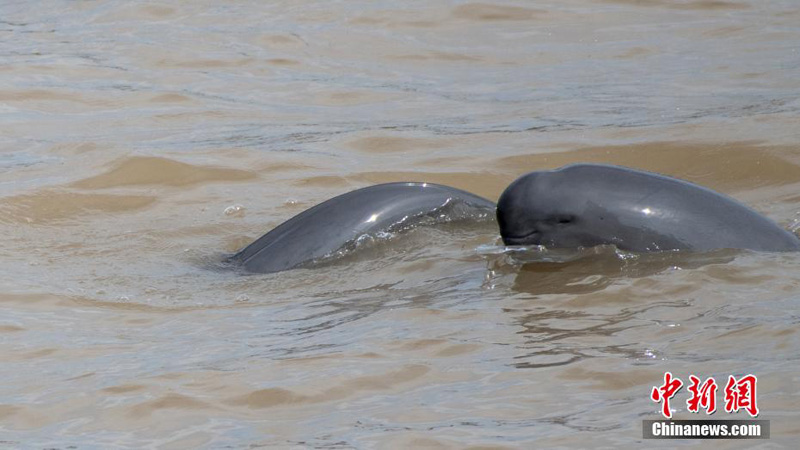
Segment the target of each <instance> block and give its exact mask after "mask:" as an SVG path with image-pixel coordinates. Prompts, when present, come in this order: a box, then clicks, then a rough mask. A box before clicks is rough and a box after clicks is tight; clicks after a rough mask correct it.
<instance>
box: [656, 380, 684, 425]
mask: <svg viewBox="0 0 800 450" xmlns="http://www.w3.org/2000/svg"><path fill="white" fill-rule="evenodd" d="M681 386H683V381H681V380H680V379H678V378H672V374H671V373H669V372H666V373H665V374H664V384H662V385H661V386H654V387H653V391H652V392H651V393H650V398H651V399H652V400H653V401H654V402H656V403H658V402H663V403H662V405H661V414H663V415H664V417H666V418H667V419H671V418H672V411H671V410H670V409H669V399H671V398H672V397H674V396H675V394H677V393H678V391H680V390H681Z"/></svg>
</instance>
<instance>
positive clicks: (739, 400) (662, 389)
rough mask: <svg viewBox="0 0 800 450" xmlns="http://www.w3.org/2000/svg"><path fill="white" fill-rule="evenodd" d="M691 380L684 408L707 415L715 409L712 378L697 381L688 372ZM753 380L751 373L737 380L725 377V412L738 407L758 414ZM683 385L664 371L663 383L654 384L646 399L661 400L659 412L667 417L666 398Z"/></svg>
mask: <svg viewBox="0 0 800 450" xmlns="http://www.w3.org/2000/svg"><path fill="white" fill-rule="evenodd" d="M689 381H690V382H691V383H690V384H689V386H688V388H687V390H688V391H689V393H690V394H691V397H690V398H689V399H688V400H686V409H687V410H688V411H689V412H691V413H699V412H700V409H701V408H702V409H704V410H705V411H706V414H708V415H711V414H714V412H715V411H716V410H717V388H718V386H717V382H716V381H715V380H714V378H713V377H708V378H706V380H705V381H703V383H702V384H701V383H700V378H698V377H696V376H694V375H689ZM757 381H758V380H757V379H756V376H755V375H745V376H743V377H741V378H739V379H738V380H737V379H736V378H735V377H734V376H733V375H731V376H729V377H728V383H727V384H726V385H725V411H726V412H728V413H735V412H739V410H740V409H743V410H745V411H747V413H748V414H750V415H751V416H752V417H757V416H758V406H757V404H756V382H757ZM681 387H683V381H681V379H680V378H677V377H673V376H672V373H670V372H665V373H664V384H662V385H660V386H654V387H653V390H652V391H651V392H650V399H651V400H653V401H654V402H656V403H661V414H663V415H664V417H666V418H667V419H671V418H672V410H671V409H670V406H669V401H670V399H672V397H674V396H675V394H677V393H678V391H680V390H681Z"/></svg>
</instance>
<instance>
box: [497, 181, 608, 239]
mask: <svg viewBox="0 0 800 450" xmlns="http://www.w3.org/2000/svg"><path fill="white" fill-rule="evenodd" d="M573 190H574V189H573V188H572V187H571V186H570V185H569V183H567V182H566V180H565V179H564V174H563V173H561V172H560V171H558V170H556V171H542V172H532V173H529V174H527V175H524V176H522V177H520V178H518V179H517V180H516V181H514V182H513V183H511V185H509V186H508V188H506V190H505V191H504V192H503V194H502V195H501V196H500V199H499V200H498V202H497V222H498V224H499V225H500V235H501V236H502V238H503V242H504V243H505V244H506V245H544V246H548V247H570V248H574V247H579V246H584V247H588V246H594V245H600V244H602V243H604V242H603V241H602V240H601V239H599V238H598V237H597V234H596V233H591V232H589V230H590V228H592V227H594V225H593V224H591V223H588V222H587V217H586V214H585V210H586V207H587V204H586V201H585V198H584V197H583V196H580V195H574V193H573V192H572V191H573Z"/></svg>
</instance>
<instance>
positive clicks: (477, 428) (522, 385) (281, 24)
mask: <svg viewBox="0 0 800 450" xmlns="http://www.w3.org/2000/svg"><path fill="white" fill-rule="evenodd" d="M799 49H800V4H798V3H797V2H795V1H790V0H783V1H781V0H776V1H770V2H757V1H754V0H751V1H746V0H730V1H705V0H663V1H660V0H647V1H645V0H642V1H633V0H629V1H623V0H619V1H614V0H611V1H588V0H568V1H558V2H556V1H550V2H547V1H542V2H522V1H520V2H507V1H498V2H485V3H470V2H421V1H412V2H387V1H378V2H358V1H350V2H306V1H275V2H250V1H229V2H205V1H203V2H201V1H198V2H158V3H151V2H146V3H145V2H122V1H106V2H99V1H93V2H66V1H63V2H62V1H52V2H51V1H48V2H3V3H2V4H0V234H1V235H2V238H1V239H0V256H1V258H0V306H1V307H2V314H1V315H0V361H2V364H0V378H2V380H3V381H2V383H0V445H2V446H7V447H12V448H45V447H47V448H142V447H149V448H194V447H205V448H251V447H276V448H283V447H289V448H291V447H297V448H306V447H308V448H531V447H534V446H536V447H588V446H599V447H606V448H610V447H613V448H617V447H633V446H643V445H645V444H646V445H664V444H670V445H672V444H674V442H672V443H669V442H666V441H661V442H654V443H653V441H650V442H647V443H645V442H643V441H642V440H641V436H642V430H641V426H642V425H641V421H642V419H654V418H657V417H658V412H659V405H657V404H656V403H654V402H652V401H651V400H650V399H649V392H650V389H651V388H652V386H654V385H656V384H659V383H660V381H661V380H662V377H663V374H664V372H665V371H671V372H672V373H673V374H675V375H676V376H680V377H682V378H684V379H687V377H688V375H689V374H692V373H694V374H698V375H702V376H714V377H716V378H717V380H718V382H719V381H720V380H724V379H725V378H726V377H727V376H728V375H730V374H734V375H737V376H738V375H743V374H746V373H753V374H756V375H757V376H758V381H759V383H758V402H759V407H760V410H761V416H760V418H762V419H768V420H771V425H772V438H771V440H770V441H750V442H757V443H761V444H762V445H765V446H767V447H775V446H786V447H793V446H794V445H795V444H796V442H797V439H798V437H800V426H798V424H797V423H798V418H800V389H798V380H800V364H799V363H800V360H799V359H798V356H797V354H798V349H800V334H798V330H799V328H798V327H799V326H798V323H799V322H800V255H797V254H758V253H750V252H725V251H723V252H717V253H713V254H709V255H694V256H692V255H689V256H652V257H646V258H638V259H637V258H634V259H631V260H624V259H619V258H616V257H614V256H613V255H609V254H598V255H596V256H593V257H591V258H587V259H581V260H579V261H573V262H571V263H542V264H539V265H530V264H528V265H525V266H519V265H516V264H513V263H511V262H509V261H508V260H507V259H505V258H504V257H503V256H502V255H496V254H491V252H488V253H487V252H482V251H481V249H482V248H486V247H487V246H489V247H491V246H495V245H496V243H497V237H498V233H497V230H496V227H495V226H494V224H492V223H491V222H488V223H462V224H448V225H446V226H440V227H432V228H420V229H416V230H413V232H410V233H408V234H407V235H404V236H400V237H398V238H397V239H394V240H391V241H390V242H384V243H381V244H380V245H377V246H376V247H372V248H369V249H367V250H365V251H364V252H363V253H360V254H357V255H351V257H349V258H345V260H343V261H341V262H340V263H338V264H331V265H326V266H325V267H321V268H319V269H316V270H296V271H290V272H285V273H280V274H272V275H261V276H241V275H239V274H236V273H232V272H230V271H220V270H214V261H218V260H219V258H220V257H221V256H222V255H224V254H226V253H230V252H233V251H235V250H236V249H238V248H240V247H241V246H243V245H244V244H246V243H248V242H249V241H251V240H252V239H254V238H256V237H258V236H259V235H261V234H262V233H264V232H265V231H267V230H269V229H270V228H271V227H273V226H275V225H276V224H278V223H280V222H281V221H283V220H285V219H287V218H289V217H291V216H292V215H294V214H296V213H298V212H300V211H302V210H303V209H305V208H307V207H309V206H312V205H314V204H315V203H317V202H320V201H323V200H325V199H327V198H330V197H332V196H334V195H337V194H340V193H343V192H346V191H348V190H351V189H355V188H358V187H363V186H367V185H370V184H374V183H380V182H388V181H399V180H416V181H430V182H437V183H444V184H449V185H452V186H456V187H459V188H462V189H467V190H470V191H472V192H475V193H477V194H479V195H483V196H486V197H487V198H492V199H496V198H497V197H498V195H499V194H500V192H501V191H502V190H503V188H504V187H505V186H506V185H507V184H508V183H509V182H510V181H512V180H513V179H514V178H515V177H517V176H519V175H521V174H523V173H525V172H526V171H529V170H535V169H542V168H551V167H558V166H561V165H563V164H568V163H571V162H577V161H588V162H604V163H612V164H623V165H627V166H632V167H638V168H642V169H647V170H652V171H657V172H661V173H665V174H669V175H673V176H678V177H681V178H685V179H688V180H691V181H694V182H697V183H700V184H703V185H706V186H709V187H711V188H714V189H717V190H719V191H721V192H724V193H727V194H729V195H732V196H734V197H736V198H738V199H740V200H742V201H744V202H746V203H747V204H749V205H751V206H752V207H754V208H755V209H757V210H759V211H760V212H762V213H764V214H766V215H767V216H769V217H771V218H773V219H774V220H776V221H777V222H778V223H780V224H781V225H783V226H787V227H790V226H792V224H793V223H794V221H795V219H797V218H798V217H800V114H798V113H800V50H799ZM686 397H687V395H686V391H685V390H684V391H683V392H682V393H680V394H679V395H678V396H677V397H676V400H675V403H673V406H674V408H675V409H676V415H677V417H679V418H692V417H698V416H694V415H691V414H689V413H687V411H686V405H685V400H686ZM718 401H720V402H721V401H722V400H721V398H719V399H718ZM742 415H743V413H739V414H737V415H728V414H726V413H724V412H718V413H717V414H716V415H715V416H714V418H746V416H745V417H742ZM699 417H702V415H701V416H699ZM740 442H741V441H739V442H737V441H721V444H719V445H720V446H722V447H739V446H741V445H740ZM680 444H681V445H691V446H696V445H700V444H702V442H701V441H683V442H680Z"/></svg>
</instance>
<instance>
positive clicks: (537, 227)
mask: <svg viewBox="0 0 800 450" xmlns="http://www.w3.org/2000/svg"><path fill="white" fill-rule="evenodd" d="M497 222H498V224H499V225H500V235H501V236H502V238H503V242H504V243H505V244H506V245H544V246H546V247H555V248H575V247H592V246H596V245H602V244H613V245H615V246H616V247H617V248H619V249H621V250H627V251H634V252H647V251H659V250H695V251H707V250H714V249H722V248H732V249H750V250H757V251H794V250H800V239H798V238H797V236H795V235H794V234H792V233H790V232H788V231H786V230H784V229H783V228H781V227H780V226H778V225H777V224H776V223H775V222H773V221H771V220H770V219H767V218H766V217H764V216H762V215H761V214H759V213H757V212H755V211H753V210H752V209H750V208H748V207H747V206H745V205H743V204H741V203H739V202H737V201H736V200H733V199H732V198H730V197H727V196H725V195H722V194H719V193H717V192H714V191H712V190H710V189H707V188H704V187H702V186H698V185H696V184H692V183H689V182H687V181H683V180H678V179H675V178H670V177H667V176H663V175H658V174H654V173H650V172H643V171H639V170H634V169H629V168H625V167H618V166H608V165H599V164H575V165H569V166H565V167H562V168H560V169H557V170H552V171H541V172H531V173H529V174H527V175H523V176H522V177H520V178H518V179H517V180H516V181H514V182H513V183H511V185H509V186H508V188H506V190H505V191H504V192H503V194H502V195H501V196H500V199H499V200H498V202H497Z"/></svg>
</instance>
